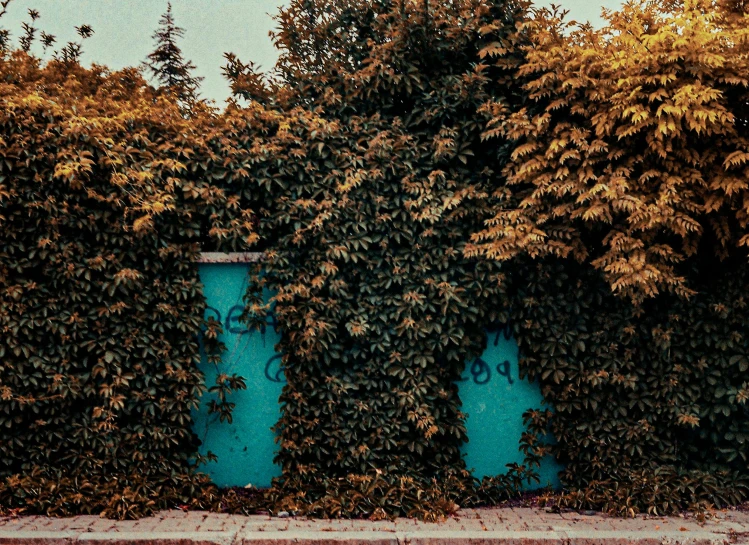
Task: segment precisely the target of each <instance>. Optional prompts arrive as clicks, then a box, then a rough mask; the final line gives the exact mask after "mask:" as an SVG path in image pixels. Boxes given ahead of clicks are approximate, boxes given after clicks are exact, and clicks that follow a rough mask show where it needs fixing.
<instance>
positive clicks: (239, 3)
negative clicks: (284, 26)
mask: <svg viewBox="0 0 749 545" xmlns="http://www.w3.org/2000/svg"><path fill="white" fill-rule="evenodd" d="M536 1H537V3H538V4H539V5H548V4H550V3H551V2H550V1H542V0H536ZM286 3H287V0H172V11H173V13H174V17H175V20H176V23H177V24H178V25H179V26H181V27H183V28H184V29H185V36H184V38H183V39H182V41H181V42H180V43H179V45H180V47H181V48H182V52H183V54H184V55H185V57H186V58H188V59H190V60H192V62H193V63H194V64H195V65H196V66H197V70H196V75H199V76H203V77H205V80H204V81H203V84H202V87H201V94H202V96H203V97H205V98H210V99H213V100H215V101H216V102H217V103H218V104H219V105H220V104H223V102H224V100H225V99H226V98H227V97H228V95H229V85H228V84H227V82H226V80H224V78H223V76H222V75H221V67H222V66H223V65H224V59H223V54H224V52H226V51H231V52H233V53H236V54H237V55H238V56H239V58H240V59H242V60H243V61H248V60H251V61H254V62H255V63H256V64H258V65H260V67H261V68H262V69H264V70H267V69H269V68H271V67H272V66H273V63H274V62H275V60H276V56H277V55H276V52H275V49H274V48H273V44H272V42H271V39H270V37H269V36H268V32H269V31H271V30H272V29H273V28H275V21H274V20H273V15H274V14H275V13H276V12H277V11H278V8H279V7H280V6H282V5H284V4H286ZM554 3H556V4H558V5H561V6H562V7H563V8H565V9H568V10H569V12H570V18H572V19H575V20H577V21H590V22H591V23H593V24H594V25H599V24H600V22H601V19H600V13H601V7H607V8H618V7H619V6H620V5H621V0H556V1H555V2H554ZM166 4H167V0H12V2H11V4H10V6H9V7H8V13H7V14H6V15H5V16H4V17H3V18H2V19H1V20H0V26H2V27H4V28H7V29H9V30H10V31H11V34H12V38H13V40H14V41H16V43H17V39H18V37H19V35H20V34H21V22H22V21H24V20H28V16H27V15H26V11H27V10H28V9H29V8H34V9H37V10H38V11H39V12H40V14H41V18H40V19H39V20H38V21H37V25H36V26H37V27H39V29H40V30H44V31H46V32H48V33H50V34H54V35H56V36H57V43H56V44H55V47H58V46H62V45H64V44H65V43H66V42H67V41H69V40H74V39H76V38H77V36H76V34H75V29H74V27H75V26H78V25H81V24H84V23H85V24H89V25H91V26H92V27H93V29H94V32H95V34H94V35H93V37H91V38H89V39H88V40H86V42H85V44H84V51H85V53H84V56H83V62H84V64H89V63H91V62H97V63H100V64H105V65H107V66H109V67H110V68H114V69H117V68H122V67H125V66H134V65H138V64H140V63H141V62H142V61H143V60H144V59H145V58H146V55H148V53H149V52H150V51H152V49H153V40H152V39H151V35H152V34H153V32H154V30H155V29H156V27H157V25H158V21H159V18H160V16H161V14H162V13H163V12H164V11H165V10H166ZM37 52H38V53H39V52H40V51H39V50H37Z"/></svg>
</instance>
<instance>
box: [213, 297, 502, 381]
mask: <svg viewBox="0 0 749 545" xmlns="http://www.w3.org/2000/svg"><path fill="white" fill-rule="evenodd" d="M243 311H244V307H242V306H241V305H234V306H233V307H231V308H230V309H229V311H228V312H227V313H226V316H225V317H224V315H223V314H222V313H221V311H220V310H218V309H217V308H214V307H211V306H209V307H206V312H205V317H206V319H208V318H213V319H214V320H216V321H217V322H219V323H220V324H221V325H222V327H223V328H224V333H225V334H229V335H239V336H245V335H249V336H250V337H252V336H253V335H259V336H260V338H261V340H262V342H263V346H265V342H266V335H267V333H268V329H269V328H270V329H271V330H272V331H273V332H274V333H278V321H277V320H276V317H275V316H274V315H273V314H272V313H271V314H269V315H268V316H267V317H266V322H265V324H263V325H262V326H261V327H260V328H259V329H249V328H248V327H247V326H246V325H245V324H243V323H242V322H241V321H240V317H241V316H242V312H243ZM488 333H489V344H490V345H493V346H498V345H499V342H500V340H501V339H502V338H504V340H506V341H509V340H510V339H512V324H503V325H500V326H498V327H493V328H491V329H489V331H488ZM281 360H282V356H281V354H274V355H273V356H272V357H270V358H269V359H268V360H267V361H266V362H265V365H264V369H263V374H264V375H265V378H266V379H267V380H269V381H271V382H278V383H283V382H286V378H285V377H284V374H283V369H282V368H281ZM495 374H496V375H495ZM495 376H496V377H497V378H498V379H500V380H502V379H503V380H506V381H507V384H509V385H512V384H514V383H515V379H513V377H512V363H511V362H510V360H507V359H505V360H503V361H501V362H499V363H497V364H496V365H495V366H494V367H493V368H492V366H491V365H490V364H489V363H487V362H486V361H485V360H484V359H483V358H476V359H474V360H473V361H470V362H468V363H467V364H466V374H464V375H463V376H462V377H461V378H460V380H459V382H466V381H469V380H470V381H473V383H474V384H477V385H479V386H482V385H485V384H489V383H490V382H491V381H492V379H493V378H494V377H495Z"/></svg>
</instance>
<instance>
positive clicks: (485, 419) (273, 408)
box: [193, 264, 559, 487]
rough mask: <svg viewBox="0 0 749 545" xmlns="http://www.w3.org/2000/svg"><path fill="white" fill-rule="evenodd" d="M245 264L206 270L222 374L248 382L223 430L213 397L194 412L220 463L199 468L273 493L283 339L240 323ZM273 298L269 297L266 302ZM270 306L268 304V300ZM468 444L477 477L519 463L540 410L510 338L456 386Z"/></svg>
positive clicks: (546, 478) (547, 477)
mask: <svg viewBox="0 0 749 545" xmlns="http://www.w3.org/2000/svg"><path fill="white" fill-rule="evenodd" d="M248 270H249V265H246V264H203V265H201V266H200V277H201V280H202V282H203V285H204V290H205V291H204V293H205V296H206V300H207V305H208V308H207V310H206V316H213V317H214V318H215V319H217V320H219V321H220V322H221V323H222V324H223V326H224V335H223V338H222V340H223V342H224V344H226V346H227V351H226V352H225V353H224V359H223V363H222V364H221V367H222V371H223V372H225V373H228V374H231V373H237V374H238V375H241V376H243V377H245V379H246V382H247V389H246V390H243V391H240V392H236V393H234V394H232V399H231V401H233V402H234V403H236V409H235V410H234V414H233V417H234V420H233V423H231V424H227V423H226V422H223V423H219V422H218V421H217V420H216V419H215V418H211V417H209V415H208V414H207V403H208V401H209V400H210V394H206V395H205V396H204V397H203V399H202V401H201V406H200V408H199V409H198V410H196V411H195V412H194V415H193V416H194V419H195V428H194V429H195V432H196V433H197V435H198V437H199V438H200V439H201V441H203V445H202V446H201V452H202V453H203V454H205V453H207V452H208V451H211V452H213V453H214V454H216V455H217V456H218V462H217V463H209V464H208V465H206V466H205V467H203V468H201V469H202V470H203V471H206V472H207V473H209V474H210V475H211V477H212V478H213V480H214V482H215V483H216V484H218V485H219V486H245V485H247V484H253V485H255V486H257V487H265V486H269V485H270V482H271V479H272V478H273V477H275V476H277V475H279V474H280V470H279V468H278V467H277V466H276V465H274V464H273V454H274V451H275V450H276V443H275V442H274V435H273V432H272V431H271V430H270V428H271V427H272V426H273V425H274V424H275V423H276V421H277V420H278V417H279V414H280V413H279V404H278V397H279V395H280V394H281V389H282V388H283V382H284V379H283V374H282V373H281V371H280V368H279V364H280V357H279V355H278V354H277V353H276V352H275V350H274V346H275V344H276V343H277V342H278V341H279V340H280V339H279V335H278V334H277V333H276V332H275V331H274V328H273V324H272V323H271V322H270V320H269V324H268V326H267V327H266V329H265V331H263V332H257V331H253V332H250V331H247V329H246V328H245V327H243V326H242V324H240V323H239V320H238V318H239V315H240V314H241V312H242V296H243V294H244V292H245V288H246V287H247V273H248ZM268 296H269V294H266V298H267V297H268ZM266 300H267V299H266ZM201 365H202V370H203V372H204V373H205V375H206V384H208V385H210V384H212V383H213V381H214V379H215V377H216V369H215V367H214V366H212V365H209V364H207V363H206V362H205V359H204V360H203V362H202V364H201ZM459 388H460V397H461V399H462V400H463V412H465V413H467V414H468V418H467V421H466V427H467V429H468V437H469V442H468V443H467V444H466V445H465V447H464V451H465V458H466V463H467V465H468V467H469V468H470V469H473V472H474V475H475V476H476V477H478V478H481V477H483V476H484V475H497V474H499V473H504V472H505V471H506V469H507V468H506V467H505V465H506V464H508V463H512V462H518V463H521V462H522V461H523V457H522V454H521V453H520V452H519V451H518V441H519V439H520V435H521V434H522V432H523V429H524V428H523V419H522V414H523V412H525V411H526V410H527V409H529V408H536V407H540V406H541V393H540V392H539V390H538V386H537V385H536V384H531V383H529V382H527V381H525V380H520V378H519V376H518V349H517V344H516V343H515V341H514V340H513V339H512V338H511V336H509V335H508V334H506V331H504V330H503V331H497V332H490V333H489V342H488V347H487V349H486V351H485V352H484V354H483V355H482V356H481V358H478V359H476V360H474V361H471V362H469V363H467V364H466V371H465V373H464V375H463V378H462V380H461V382H460V384H459ZM558 470H559V467H558V466H557V465H556V464H555V463H554V462H553V461H552V460H546V461H545V463H544V464H543V465H542V468H541V486H546V485H547V484H551V485H552V486H557V485H558V479H557V477H556V473H557V471H558Z"/></svg>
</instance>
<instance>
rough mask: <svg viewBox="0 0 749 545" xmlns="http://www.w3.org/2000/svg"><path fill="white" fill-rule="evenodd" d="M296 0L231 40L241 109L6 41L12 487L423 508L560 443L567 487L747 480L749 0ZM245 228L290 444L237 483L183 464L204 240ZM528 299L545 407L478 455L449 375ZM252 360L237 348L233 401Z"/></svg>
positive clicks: (131, 502)
mask: <svg viewBox="0 0 749 545" xmlns="http://www.w3.org/2000/svg"><path fill="white" fill-rule="evenodd" d="M6 4H7V2H6V3H0V6H5V5H6ZM278 21H279V29H278V32H277V33H276V34H275V40H276V45H277V46H278V47H279V48H280V52H281V55H280V60H279V63H278V65H277V66H276V68H275V70H274V72H273V73H272V74H271V75H270V76H268V77H266V76H263V75H261V74H259V73H257V72H256V71H255V70H254V68H253V66H252V65H251V64H244V63H243V62H242V61H241V60H239V59H238V58H237V57H236V56H234V55H231V54H228V55H227V60H228V64H227V66H226V67H225V73H226V75H227V76H228V77H229V79H230V82H231V85H232V91H233V94H234V99H233V101H232V102H231V103H230V106H229V107H228V109H227V110H226V112H224V113H223V114H221V115H217V114H215V112H211V111H210V110H209V109H207V108H203V107H201V106H200V104H199V103H195V104H194V106H195V107H191V108H190V111H189V114H190V115H189V116H186V115H185V114H186V113H188V112H187V111H186V110H185V108H184V106H185V104H184V103H180V100H179V97H177V96H175V93H160V92H158V91H157V90H154V89H152V88H151V87H149V86H148V85H146V84H145V83H144V82H143V80H142V79H141V77H140V75H139V74H138V73H137V72H136V71H133V70H124V71H122V72H117V73H113V74H110V73H108V72H106V71H105V70H104V69H102V68H98V67H94V68H93V69H91V70H84V69H82V68H81V67H80V66H78V65H77V63H76V62H74V59H68V58H65V59H62V58H61V59H58V60H55V61H52V62H50V63H48V64H46V65H44V64H42V63H40V62H39V61H38V60H36V59H34V58H32V57H29V56H28V55H27V54H26V53H24V52H17V53H14V54H12V55H5V56H4V57H3V59H2V60H0V75H1V76H2V83H0V101H1V102H2V110H1V111H0V154H2V155H1V156H0V159H1V160H0V331H2V333H3V335H2V337H0V429H2V438H3V441H2V442H0V478H2V482H1V483H0V505H3V506H5V507H22V508H26V509H28V510H34V511H40V512H47V513H55V514H65V513H73V512H99V511H103V512H105V513H106V514H109V515H114V516H136V515H140V514H143V513H147V512H149V511H150V510H153V509H156V508H159V507H165V506H169V505H176V504H181V503H184V504H188V505H193V506H204V507H205V506H210V507H218V508H223V509H228V510H232V511H244V512H247V511H249V510H252V509H255V508H257V507H263V508H268V509H270V510H280V509H285V510H291V511H296V512H304V513H308V514H310V515H315V516H368V517H373V518H379V517H386V516H394V515H402V514H405V515H411V516H419V517H425V518H433V517H435V516H439V515H443V514H446V513H449V512H451V511H453V510H455V509H456V508H457V507H458V506H470V505H482V504H483V505H485V504H490V503H497V502H498V501H501V500H502V499H505V498H507V497H509V496H511V495H513V494H515V493H517V491H518V490H519V488H520V487H522V486H523V485H525V484H527V483H528V482H531V481H533V478H534V476H535V473H534V465H535V464H536V463H537V462H538V460H539V459H540V457H541V456H542V455H544V454H545V453H547V452H551V453H553V454H554V455H555V456H556V457H557V458H558V459H559V460H560V461H561V462H562V463H563V464H565V466H566V469H565V470H564V471H563V473H562V480H563V483H564V484H565V486H566V490H565V491H564V493H563V494H562V495H560V496H558V497H557V498H556V502H557V505H560V506H573V507H584V508H596V509H605V510H607V511H610V512H612V513H618V514H633V513H636V512H639V511H650V512H657V513H666V512H669V513H672V512H675V511H677V510H680V509H684V508H697V509H703V508H705V507H708V506H710V505H718V506H724V505H729V504H736V503H738V502H740V501H743V500H746V499H747V498H749V480H748V477H749V476H748V475H747V471H746V467H747V456H749V452H748V451H747V444H749V443H748V442H747V439H749V419H747V416H748V413H747V409H746V401H747V398H749V356H748V355H747V334H749V331H746V329H747V327H749V326H747V324H749V320H748V319H747V318H748V316H747V301H746V299H745V297H746V295H745V294H746V292H747V287H748V286H747V284H748V283H749V270H747V266H748V264H747V259H746V258H747V256H746V250H745V246H746V243H747V240H749V238H748V235H747V229H746V227H747V221H748V220H747V218H748V217H749V216H748V215H747V212H748V211H749V209H747V203H749V199H748V198H747V193H746V191H747V182H748V181H749V132H748V131H749V117H748V116H749V91H747V89H749V80H747V74H749V66H747V63H748V62H749V50H748V49H747V44H749V30H748V29H749V14H747V8H746V5H745V3H742V2H740V1H731V0H720V1H712V0H684V1H683V2H681V1H673V2H667V3H663V2H644V1H643V2H639V3H637V2H634V3H630V4H628V5H627V6H626V7H625V8H624V9H623V10H622V11H621V12H615V13H611V14H609V15H608V26H607V27H606V28H604V29H602V30H600V31H594V30H593V29H591V28H590V27H576V26H574V25H573V26H567V25H566V23H564V20H563V18H561V17H560V16H559V14H558V13H557V12H555V11H549V10H538V11H535V12H531V11H529V6H528V5H527V4H526V3H525V2H522V1H513V0H453V1H450V2H439V3H438V2H431V1H428V0H422V1H418V2H414V1H409V0H367V1H359V0H357V1H352V0H304V1H302V0H295V1H292V2H291V3H290V5H289V7H288V8H286V9H284V10H282V12H281V14H280V15H279V18H278ZM29 32H30V34H31V35H30V38H29V39H33V38H34V33H33V32H31V31H29ZM34 32H35V31H34ZM0 38H2V35H0ZM175 102H176V104H175ZM250 210H254V211H255V213H254V214H253V213H251V212H250ZM256 243H260V246H259V248H261V249H263V250H264V251H265V253H266V259H265V261H264V263H263V264H262V267H258V269H257V270H256V271H255V274H254V275H253V282H252V285H251V289H250V290H249V291H248V294H247V299H246V301H247V310H246V313H245V316H244V319H245V320H246V321H247V322H248V323H250V324H253V323H256V322H260V324H263V325H264V324H265V315H266V314H267V313H268V312H274V313H275V315H276V318H277V321H278V323H279V327H280V331H281V334H282V340H281V343H280V345H279V347H278V348H279V349H280V350H281V351H282V352H283V369H284V372H285V375H286V379H287V385H286V386H285V388H284V390H283V394H282V396H281V400H280V401H281V404H282V410H283V412H282V417H281V419H280V420H279V422H278V425H277V427H276V430H277V432H278V436H279V453H278V456H277V461H278V462H279V463H280V464H281V466H282V468H283V476H282V477H281V478H280V479H278V480H276V482H275V483H274V486H273V488H272V489H271V490H269V491H267V492H265V493H262V494H257V495H254V496H252V498H251V499H249V500H242V499H241V497H240V495H237V494H236V493H229V494H227V495H225V496H224V497H219V496H217V495H216V491H215V489H214V488H213V487H211V486H210V485H209V484H208V483H207V482H206V480H205V478H204V477H202V476H200V475H199V474H197V473H195V470H194V461H195V452H196V450H195V447H196V439H195V437H194V435H193V434H192V432H191V430H190V425H191V421H190V413H189V411H190V408H191V407H192V406H193V405H194V404H195V402H196V399H197V396H198V395H199V394H200V392H201V391H202V390H203V389H204V385H203V384H202V376H201V375H200V373H199V372H198V371H197V367H196V363H197V360H198V357H199V356H198V354H199V352H198V340H197V336H198V333H199V330H200V329H201V323H202V312H203V309H204V303H203V297H202V294H201V291H200V283H199V279H198V277H197V272H196V268H195V267H194V265H193V261H194V258H195V256H196V253H197V252H198V251H199V244H202V245H203V248H204V249H207V248H208V247H211V248H246V247H248V246H250V245H252V244H256ZM263 287H270V288H272V289H273V290H274V291H275V293H276V296H275V297H274V300H273V306H272V308H269V307H268V306H266V305H265V304H264V303H263V301H262V299H261V297H260V294H261V291H260V290H261V289H262V288H263ZM506 323H511V324H512V328H513V331H514V333H515V336H516V338H517V340H518V343H519V346H520V350H521V361H520V368H521V373H523V374H524V375H526V376H527V377H528V378H531V379H535V380H537V381H538V383H539V384H540V386H541V388H542V392H543V395H544V398H545V400H546V402H547V404H548V409H549V410H545V411H529V412H528V413H527V414H526V420H527V425H528V432H527V433H525V434H524V435H523V438H522V440H521V445H520V447H521V449H522V450H523V451H524V453H525V455H526V463H525V464H523V465H517V466H513V467H510V468H509V470H508V472H507V474H505V475H499V476H497V477H495V478H491V479H485V480H484V481H483V482H481V483H479V482H477V481H476V480H475V479H473V478H472V477H471V476H470V474H469V473H468V472H467V471H466V467H465V464H464V462H463V460H462V458H461V454H460V448H461V445H462V444H463V443H464V442H465V441H466V439H467V438H466V430H465V426H464V418H465V415H464V414H463V413H462V412H461V404H460V398H459V395H458V389H457V386H456V382H457V380H458V379H459V377H460V376H461V374H462V372H463V369H464V366H465V362H466V360H467V359H469V358H471V357H473V356H476V355H478V354H480V353H481V351H482V350H483V348H484V347H485V344H486V338H485V332H484V328H485V327H487V326H490V325H493V324H506ZM219 329H220V325H219V324H217V323H216V322H213V321H209V322H208V323H207V324H205V331H204V334H203V338H204V341H205V348H206V351H207V354H208V358H209V360H210V361H211V362H213V363H216V364H219V362H220V352H221V345H220V343H218V342H216V341H217V334H218V332H219ZM242 384H243V382H242V380H241V378H239V377H229V376H226V375H224V374H221V373H219V379H218V383H217V384H216V385H214V386H212V389H213V391H214V392H216V393H217V402H216V403H214V405H213V410H214V411H216V412H218V413H220V414H221V415H222V416H223V417H226V416H228V415H227V411H229V410H230V408H231V402H230V400H229V399H228V396H229V395H230V393H231V391H232V390H233V389H235V388H238V387H242ZM547 431H548V432H550V435H549V437H551V438H553V441H551V442H549V444H546V443H545V442H544V441H545V439H544V437H543V436H544V434H545V433H546V432H547Z"/></svg>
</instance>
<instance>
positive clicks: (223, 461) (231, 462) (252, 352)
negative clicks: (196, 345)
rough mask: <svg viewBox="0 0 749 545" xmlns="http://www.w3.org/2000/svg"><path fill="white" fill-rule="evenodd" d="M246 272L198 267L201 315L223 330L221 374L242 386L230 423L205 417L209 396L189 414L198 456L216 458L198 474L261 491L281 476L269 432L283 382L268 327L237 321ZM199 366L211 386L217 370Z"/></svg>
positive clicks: (241, 268) (274, 338) (234, 268)
mask: <svg viewBox="0 0 749 545" xmlns="http://www.w3.org/2000/svg"><path fill="white" fill-rule="evenodd" d="M248 271H249V265H246V264H241V263H239V264H234V263H232V264H224V263H221V264H202V265H200V279H201V281H202V282H203V286H204V287H203V289H204V294H205V297H206V304H207V305H208V308H207V309H206V317H207V316H213V317H214V318H215V319H217V320H219V321H220V322H221V324H222V325H223V328H224V334H223V338H222V339H221V340H222V341H223V342H224V344H225V345H226V352H225V353H224V354H223V361H222V363H221V370H222V372H224V373H227V374H232V373H236V374H238V375H241V376H243V377H244V378H245V381H246V383H247V389H246V390H240V391H238V392H235V393H233V394H232V395H231V399H230V401H231V402H233V403H236V408H235V410H234V412H233V422H232V423H231V424H228V423H226V422H218V420H217V419H216V418H215V415H213V416H210V417H209V415H208V408H207V403H208V401H209V400H210V399H211V395H210V394H205V395H204V396H203V399H202V400H201V405H200V408H199V410H198V411H195V412H194V414H193V418H194V421H195V426H194V430H195V433H196V434H197V435H198V437H199V438H200V440H201V441H202V442H203V445H202V446H201V448H200V452H201V453H203V454H206V453H207V452H208V451H209V450H210V451H211V452H213V453H214V454H216V455H217V456H218V462H214V463H208V464H207V465H206V466H204V467H203V468H201V470H203V471H205V472H207V473H209V474H210V475H211V477H212V478H213V481H214V482H215V483H216V484H217V485H219V486H245V485H247V484H253V485H255V486H257V487H266V486H269V485H270V481H271V479H272V478H273V477H275V476H277V475H280V473H281V471H280V470H279V468H278V466H276V465H274V464H273V456H274V452H275V451H276V443H275V441H274V434H273V432H272V431H271V429H270V428H271V427H272V426H273V425H274V424H275V423H276V422H277V421H278V418H279V416H280V414H281V413H280V409H279V404H278V398H279V396H280V395H281V389H282V388H283V384H284V380H283V374H282V373H281V372H280V369H279V363H280V357H279V356H278V354H276V351H275V345H276V343H278V341H280V340H281V339H280V335H278V334H277V333H276V332H275V331H274V329H273V325H272V324H269V325H268V327H266V328H265V331H248V330H247V328H246V327H245V326H243V325H242V324H240V323H239V315H240V314H241V313H242V309H243V308H244V306H243V302H242V296H243V295H244V293H245V290H246V288H247V273H248ZM266 296H267V294H266ZM201 365H202V367H201V369H202V371H203V372H204V373H205V380H206V385H208V386H210V385H211V384H213V382H214V380H215V378H216V368H215V366H213V365H210V364H208V363H206V361H205V358H204V359H203V362H202V364H201Z"/></svg>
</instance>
